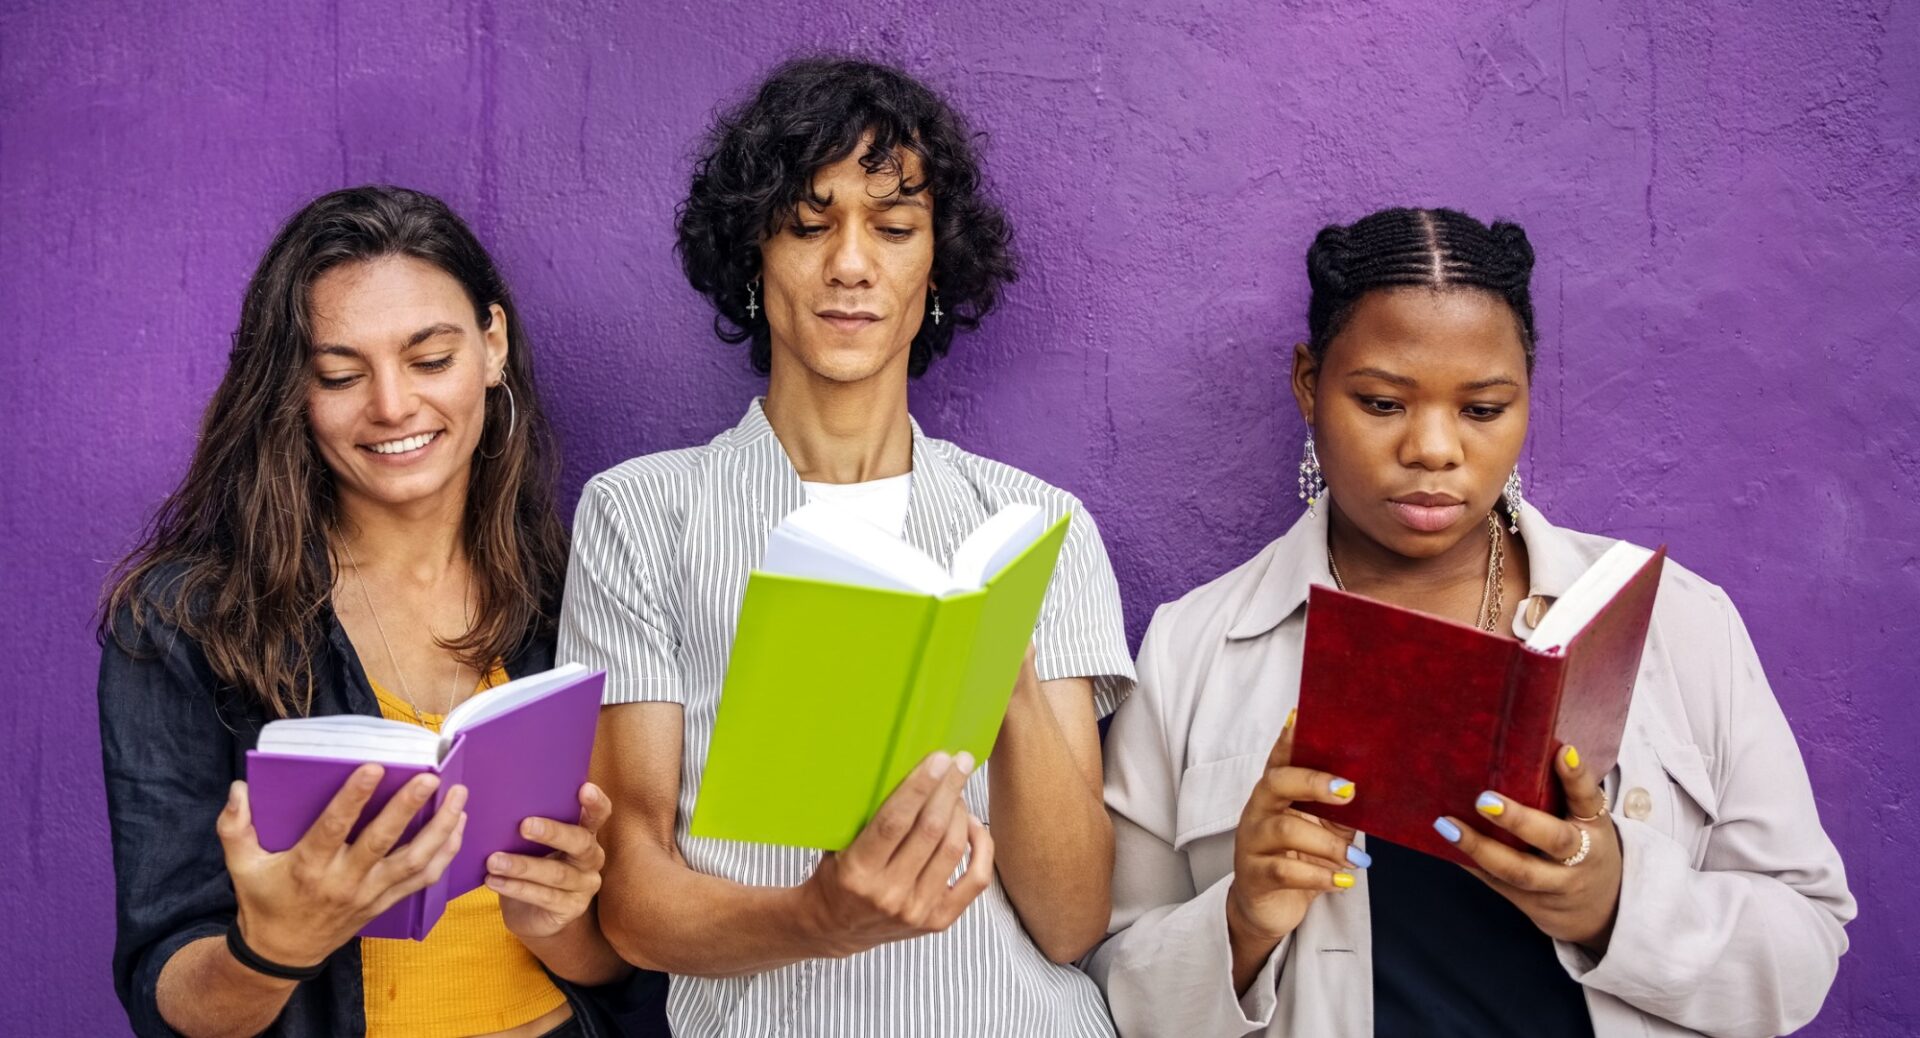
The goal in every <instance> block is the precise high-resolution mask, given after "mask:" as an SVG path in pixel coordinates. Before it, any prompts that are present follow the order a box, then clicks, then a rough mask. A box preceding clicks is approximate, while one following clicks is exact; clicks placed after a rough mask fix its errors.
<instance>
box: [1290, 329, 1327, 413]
mask: <svg viewBox="0 0 1920 1038" xmlns="http://www.w3.org/2000/svg"><path fill="white" fill-rule="evenodd" d="M1319 384H1320V364H1319V362H1318V361H1315V360H1314V359H1313V353H1312V352H1311V351H1309V350H1308V349H1307V344H1306V343H1304V342H1297V343H1294V344H1293V380H1292V388H1293V402H1294V404H1295V405H1296V406H1298V407H1299V408H1300V419H1301V420H1302V421H1304V422H1306V423H1307V428H1308V429H1309V430H1311V429H1312V428H1313V394H1314V390H1315V389H1316V388H1317V387H1318V386H1319Z"/></svg>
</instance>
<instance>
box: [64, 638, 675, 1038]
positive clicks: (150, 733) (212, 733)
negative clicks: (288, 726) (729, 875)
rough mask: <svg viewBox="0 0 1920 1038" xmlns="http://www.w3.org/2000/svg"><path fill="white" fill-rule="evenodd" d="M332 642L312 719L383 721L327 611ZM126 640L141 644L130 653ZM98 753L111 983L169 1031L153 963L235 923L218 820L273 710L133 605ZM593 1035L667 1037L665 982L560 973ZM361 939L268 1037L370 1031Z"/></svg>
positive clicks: (117, 651)
mask: <svg viewBox="0 0 1920 1038" xmlns="http://www.w3.org/2000/svg"><path fill="white" fill-rule="evenodd" d="M321 622H323V623H324V624H325V625H326V627H327V632H328V636H327V640H326V647H325V650H324V652H323V654H322V655H321V657H320V658H319V659H316V660H314V661H313V666H314V701H313V711H312V712H313V713H314V714H315V715H321V714H345V713H354V714H366V715H370V716H375V717H377V716H379V715H380V708H379V705H378V703H377V702H376V701H375V699H374V695H373V689H372V687H371V686H369V685H368V683H367V675H366V671H365V670H363V669H362V668H361V666H360V659H359V657H358V656H357V655H356V654H355V653H354V651H353V645H352V643H351V642H349V641H348V640H347V636H346V632H345V630H343V629H342V628H341V627H340V624H339V621H338V620H336V619H335V618H334V616H333V613H332V611H331V610H328V611H327V612H326V613H325V615H324V617H323V618H322V621H321ZM127 645H131V646H134V648H135V649H136V651H134V652H128V651H127V649H126V647H125V646H127ZM552 665H553V645H552V643H551V642H546V643H543V644H539V645H535V646H533V647H531V648H529V649H528V650H526V651H524V652H522V653H521V654H520V655H518V656H517V657H515V658H513V659H510V660H507V661H506V668H507V672H508V673H509V674H511V675H512V676H514V677H519V676H521V675H524V674H528V673H533V672H537V671H540V670H545V669H547V668H549V667H551V666H552ZM99 693H100V748H101V755H102V757H103V759H104V762H105V766H106V785H107V810H108V816H109V818H110V820H111V822H112V826H113V871H114V880H115V895H116V897H115V900H116V904H117V913H116V914H117V922H118V927H117V932H116V935H115V939H114V947H113V984H114V990H115V991H117V992H118V993H119V995H120V1001H121V1003H122V1004H123V1005H125V1006H126V1008H127V1017H128V1019H129V1021H130V1022H131V1023H132V1025H133V1029H134V1032H135V1033H136V1034H139V1035H142V1036H148V1035H154V1036H172V1035H174V1034H175V1032H174V1030H173V1029H172V1028H170V1027H168V1026H167V1023H166V1021H165V1020H163V1019H161V1017H160V1010H159V1006H158V1004H157V1002H156V994H155V991H156V987H157V985H158V982H159V979H160V970H161V967H163V966H165V965H166V962H167V960H168V959H169V958H171V957H172V956H173V954H174V953H175V952H177V951H179V950H180V949H181V948H182V947H184V946H186V945H187V944H189V943H191V942H193V941H196V940H199V939H200V938H202V937H210V936H218V935H220V934H224V933H225V932H226V929H227V925H228V924H229V923H231V922H232V921H233V917H234V912H235V904H234V897H233V887H232V884H231V883H230V882H229V880H228V878H227V869H226V863H225V859H224V858H223V857H222V855H221V851H220V839H219V837H218V836H217V835H216V834H215V832H214V819H215V818H216V817H217V816H218V815H219V813H220V810H221V808H222V807H224V806H225V805H226V801H227V787H228V785H229V784H230V783H232V782H233V780H235V779H239V778H244V777H246V753H247V750H249V749H250V748H252V747H253V745H254V743H255V742H256V741H257V739H258V738H259V734H260V727H261V726H262V725H264V724H265V723H266V722H267V721H268V720H269V719H270V718H269V717H268V716H267V714H266V711H265V710H264V709H263V708H261V707H260V706H259V705H258V704H256V703H253V702H250V701H247V700H245V699H244V698H243V697H240V696H238V695H236V694H235V693H234V692H233V691H232V690H231V689H222V688H221V687H220V683H219V682H218V681H217V680H216V679H215V678H214V676H213V672H212V670H211V669H210V667H209V666H208V664H207V661H206V657H205V656H204V655H203V654H202V653H201V651H200V647H199V645H198V644H196V643H194V642H193V641H192V640H191V639H189V638H187V637H186V636H185V635H182V634H181V633H180V632H179V630H177V629H175V628H173V627H172V626H170V625H166V624H162V623H159V622H157V621H151V620H150V621H149V622H148V624H147V627H146V629H145V630H134V627H133V620H132V615H131V612H130V611H128V610H122V611H121V612H120V614H119V615H116V616H114V617H113V631H112V632H111V633H110V635H109V636H108V638H107V640H106V644H105V646H104V647H103V650H102V653H101V657H100V688H99ZM555 980H556V983H559V984H560V987H561V989H562V990H563V991H565V992H566V995H567V998H568V1001H569V1002H571V1003H572V1005H573V1009H574V1014H575V1016H576V1017H578V1018H579V1020H580V1022H581V1024H582V1026H583V1028H584V1029H585V1030H586V1033H587V1034H589V1035H595V1036H601V1035H615V1034H625V1035H665V1034H666V1033H667V1028H666V1017H665V1003H666V987H667V984H666V977H665V976H664V975H662V974H658V973H648V972H639V973H636V974H635V975H633V976H631V977H629V978H628V979H626V980H624V981H621V982H618V983H615V984H610V985H607V986H606V987H604V988H594V989H581V988H577V987H574V986H572V985H569V984H566V983H565V982H564V981H560V980H559V979H558V978H555ZM364 1006H365V1004H364V1002H363V995H362V991H361V986H360V942H359V941H358V940H352V941H348V942H347V943H346V945H345V946H343V947H342V948H341V949H340V950H339V951H336V952H334V953H333V955H332V957H331V958H329V959H328V960H327V964H326V970H325V972H323V973H321V974H320V976H319V977H317V978H315V979H314V980H310V981H306V982H304V983H302V984H300V985H299V986H298V987H297V988H295V989H294V992H293V995H292V996H291V997H290V998H288V1000H287V1005H286V1008H285V1009H284V1010H282V1011H281V1013H280V1017H279V1019H277V1020H276V1021H274V1024H273V1026H272V1027H271V1028H269V1029H268V1030H267V1031H266V1032H265V1033H267V1034H271V1035H281V1036H285V1038H308V1036H321V1035H326V1036H333V1035H357V1034H364V1033H365V1031H366V1017H365V1007H364Z"/></svg>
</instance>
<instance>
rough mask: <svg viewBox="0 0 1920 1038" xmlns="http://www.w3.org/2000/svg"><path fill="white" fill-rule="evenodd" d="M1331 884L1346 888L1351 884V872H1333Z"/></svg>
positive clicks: (1342, 888)
mask: <svg viewBox="0 0 1920 1038" xmlns="http://www.w3.org/2000/svg"><path fill="white" fill-rule="evenodd" d="M1333 885H1334V886H1336V887H1339V888H1340V889H1341V890H1345V889H1347V888H1348V887H1351V886H1353V873H1351V872H1336V873H1334V874H1333Z"/></svg>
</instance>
